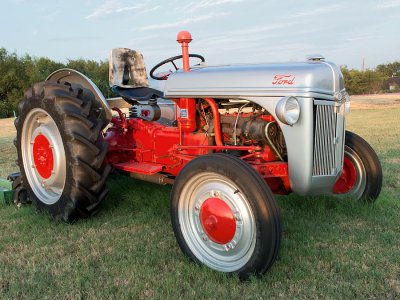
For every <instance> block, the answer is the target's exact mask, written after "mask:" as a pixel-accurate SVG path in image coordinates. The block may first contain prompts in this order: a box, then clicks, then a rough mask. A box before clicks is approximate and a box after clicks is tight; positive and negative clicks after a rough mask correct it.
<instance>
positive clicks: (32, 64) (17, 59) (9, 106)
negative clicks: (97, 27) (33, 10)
mask: <svg viewBox="0 0 400 300" xmlns="http://www.w3.org/2000/svg"><path fill="white" fill-rule="evenodd" d="M61 68H71V69H75V70H77V71H79V72H81V73H83V74H85V75H86V76H88V77H89V78H90V79H91V80H92V81H93V82H94V83H95V84H96V85H97V86H98V87H99V89H100V90H101V92H102V93H103V94H104V96H105V97H106V98H108V97H111V96H113V95H112V92H111V89H110V88H109V85H108V62H107V61H106V60H104V61H94V60H85V59H69V60H67V62H66V63H60V62H55V61H53V60H51V59H49V58H46V57H39V58H37V57H31V56H30V55H24V56H18V55H17V54H16V53H11V52H8V51H7V50H6V49H4V48H0V118H5V117H11V116H13V115H14V111H17V105H18V103H19V101H20V100H21V99H22V98H23V97H24V92H25V91H26V90H27V89H28V88H29V87H31V86H32V85H33V84H34V83H36V82H40V81H44V80H45V79H46V78H47V76H49V75H50V74H51V73H52V72H54V71H56V70H58V69H61Z"/></svg>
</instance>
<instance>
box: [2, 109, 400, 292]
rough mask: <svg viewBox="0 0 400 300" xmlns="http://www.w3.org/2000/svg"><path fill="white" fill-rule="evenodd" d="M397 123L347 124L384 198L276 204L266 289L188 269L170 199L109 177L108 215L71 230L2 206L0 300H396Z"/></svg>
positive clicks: (357, 118)
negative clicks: (372, 154)
mask: <svg viewBox="0 0 400 300" xmlns="http://www.w3.org/2000/svg"><path fill="white" fill-rule="evenodd" d="M399 120H400V109H398V108H397V109H382V110H356V111H353V112H352V113H351V115H350V119H349V121H348V128H349V129H350V130H353V131H355V132H356V133H358V134H360V135H361V136H363V137H364V138H365V139H367V140H368V141H369V142H370V143H371V144H372V146H373V147H374V148H375V149H376V151H377V152H378V155H379V157H380V159H381V162H382V166H383V172H384V185H383V190H382V194H381V196H380V198H379V199H378V201H377V202H376V203H375V204H372V205H363V204H361V203H357V202H353V201H348V200H338V199H335V198H332V197H298V196H295V195H291V196H289V197H279V198H278V205H279V208H280V213H281V217H282V222H283V239H282V245H281V250H280V253H279V256H278V259H277V261H276V262H275V264H274V265H273V267H272V268H271V269H270V270H269V271H268V272H267V273H266V274H265V275H264V276H263V277H261V278H253V279H251V280H250V281H249V282H245V283H241V282H239V280H238V279H237V278H235V277H228V276H225V275H224V274H221V273H217V272H214V271H211V270H209V269H208V268H205V267H202V266H198V265H196V264H194V263H191V262H190V261H189V260H188V259H186V258H185V257H184V256H183V254H182V253H181V251H180V249H179V248H178V245H177V243H176V241H175V238H174V235H173V232H172V228H171V225H170V218H169V193H170V189H171V188H170V187H168V186H158V185H153V184H150V183H143V182H140V181H135V180H131V179H129V178H125V177H121V176H112V177H111V178H110V180H109V187H110V194H109V197H108V199H107V201H106V202H105V204H104V207H103V210H102V211H101V212H100V213H99V214H98V215H97V216H95V217H93V218H91V219H88V220H81V221H79V222H77V223H76V224H74V225H68V224H65V223H54V222H53V221H51V220H50V218H48V217H47V216H45V215H43V214H39V213H37V212H36V211H35V209H34V208H33V207H31V206H24V207H22V208H20V209H18V208H16V207H15V206H6V205H4V204H0V298H1V299H16V298H17V299H18V298H29V299H43V298H47V299H81V298H84V299H99V298H101V299H121V298H132V299H135V298H159V299H161V298H169V299H178V298H201V299H202V298H220V299H237V298H244V299H263V298H296V299H297V298H312V299H319V298H342V299H348V298H379V299H383V298H388V299H394V298H399V297H400V250H399V249H400V201H399V199H400V171H399V170H400V146H399V141H400V124H399ZM11 144H12V138H7V139H5V138H2V139H0V153H1V161H0V163H1V165H0V168H1V169H0V172H1V175H0V176H4V175H5V174H7V172H9V171H12V170H13V167H12V164H11V163H10V162H9V160H10V158H12V160H14V159H15V150H14V149H13V146H11Z"/></svg>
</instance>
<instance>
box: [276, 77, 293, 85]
mask: <svg viewBox="0 0 400 300" xmlns="http://www.w3.org/2000/svg"><path fill="white" fill-rule="evenodd" d="M295 78H296V77H295V76H294V75H275V76H274V80H272V84H273V85H286V84H287V85H293V84H294V79H295Z"/></svg>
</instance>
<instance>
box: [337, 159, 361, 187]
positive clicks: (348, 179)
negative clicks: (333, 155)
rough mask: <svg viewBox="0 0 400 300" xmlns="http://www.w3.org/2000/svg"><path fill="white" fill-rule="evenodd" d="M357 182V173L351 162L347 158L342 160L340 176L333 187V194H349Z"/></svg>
mask: <svg viewBox="0 0 400 300" xmlns="http://www.w3.org/2000/svg"><path fill="white" fill-rule="evenodd" d="M356 180H357V172H356V168H355V166H354V164H353V162H352V161H351V160H350V159H349V158H348V157H347V156H345V157H344V160H343V169H342V174H341V175H340V177H339V179H338V180H337V181H336V183H335V185H334V186H333V192H334V193H335V194H345V193H347V192H349V191H350V190H351V189H352V188H353V187H354V185H355V184H356Z"/></svg>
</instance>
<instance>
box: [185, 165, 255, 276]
mask: <svg viewBox="0 0 400 300" xmlns="http://www.w3.org/2000/svg"><path fill="white" fill-rule="evenodd" d="M215 204H217V205H219V208H215V207H214V208H215V209H213V208H212V206H215ZM210 207H211V209H210ZM178 218H179V223H180V227H181V232H182V235H183V237H184V240H185V242H186V244H187V246H188V247H189V249H190V251H191V252H192V253H193V254H194V256H195V257H196V258H197V259H198V260H199V261H201V262H202V263H204V264H206V265H207V266H208V267H210V268H212V269H215V270H218V271H222V272H234V271H237V270H239V269H240V268H241V267H243V266H244V265H245V264H246V263H247V262H248V261H249V260H250V258H251V257H252V254H253V251H254V248H255V244H256V222H255V218H254V215H253V212H252V209H251V207H250V205H249V203H248V201H247V199H246V197H245V195H243V194H242V193H241V192H240V190H239V189H238V187H237V186H236V184H235V183H234V182H232V181H231V180H230V179H228V178H227V177H225V176H222V175H220V174H217V173H212V172H203V173H200V174H198V175H196V176H194V177H192V178H191V179H189V180H188V181H187V182H186V184H185V187H184V188H183V190H182V193H181V195H180V197H179V205H178ZM207 220H208V225H207ZM221 225H222V227H220V226H221ZM215 226H216V227H215ZM213 228H214V231H213ZM223 231H226V232H223Z"/></svg>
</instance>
